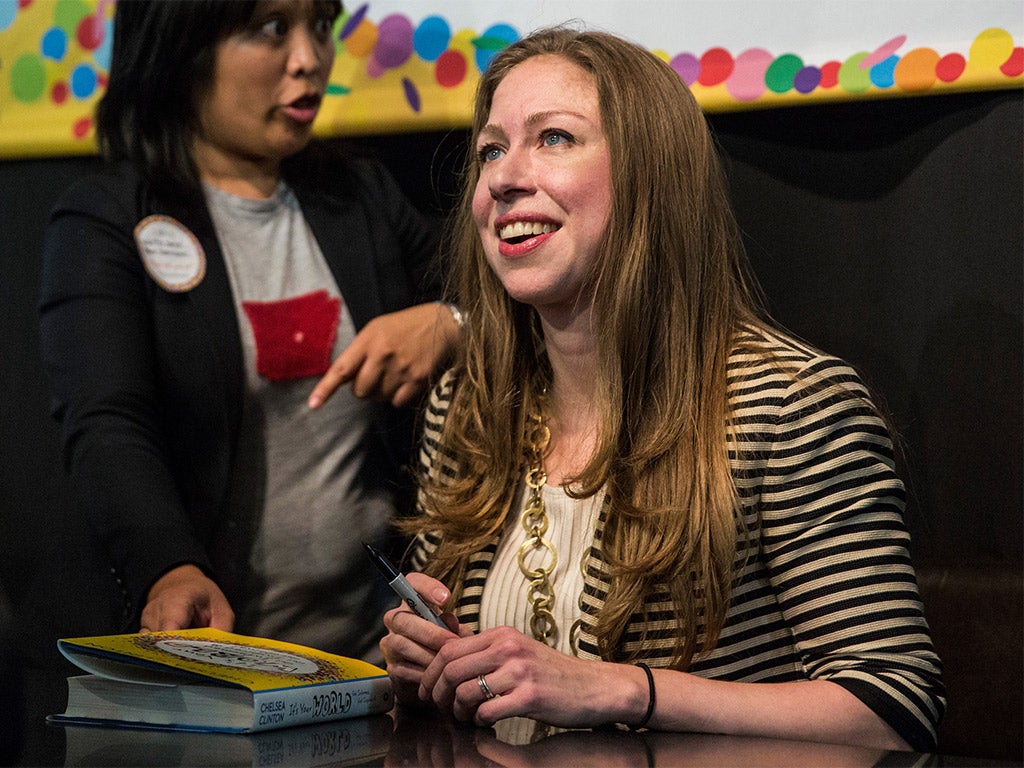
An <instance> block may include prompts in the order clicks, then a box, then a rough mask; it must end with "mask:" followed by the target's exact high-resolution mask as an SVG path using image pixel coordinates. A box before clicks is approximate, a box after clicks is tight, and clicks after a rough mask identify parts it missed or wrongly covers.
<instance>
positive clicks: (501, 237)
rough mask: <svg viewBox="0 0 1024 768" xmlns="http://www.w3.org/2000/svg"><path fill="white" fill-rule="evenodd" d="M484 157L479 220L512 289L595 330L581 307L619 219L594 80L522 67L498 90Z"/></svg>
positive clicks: (534, 64)
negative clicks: (613, 217)
mask: <svg viewBox="0 0 1024 768" xmlns="http://www.w3.org/2000/svg"><path fill="white" fill-rule="evenodd" d="M476 151H477V156H478V157H479V163H480V177H479V179H478V180H477V183H476V191H475V194H474V195H473V216H474V218H475V219H476V223H477V228H478V230H479V232H480V240H481V242H482V243H483V247H484V252H485V253H486V254H487V260H488V263H489V264H490V265H491V268H492V269H493V270H494V272H495V274H496V275H497V276H498V278H499V279H500V280H501V281H502V284H503V285H504V286H505V290H506V291H508V293H509V295H510V296H511V297H512V298H514V299H516V300H517V301H522V302H525V303H528V304H531V305H533V306H535V307H540V306H543V307H544V308H545V310H546V311H548V312H559V313H561V314H564V315H565V316H566V319H567V318H568V315H569V314H576V315H578V320H579V321H581V322H587V323H589V322H590V319H589V318H588V317H586V316H583V315H580V313H579V312H576V310H577V309H578V308H579V307H580V304H579V301H578V300H579V298H580V290H581V289H582V287H583V283H584V281H585V279H586V276H587V275H588V274H590V273H591V272H592V271H593V262H594V256H595V254H596V252H597V248H598V245H599V244H600V242H601V240H602V239H603V238H604V233H605V226H606V224H607V221H608V216H609V214H610V212H611V175H610V173H611V172H610V159H609V154H608V143H607V141H606V140H605V136H604V131H603V129H602V127H601V114H600V108H599V105H598V98H597V87H596V85H595V83H594V80H593V78H592V77H590V75H588V74H587V72H586V71H584V70H583V69H582V68H580V67H579V66H577V65H576V64H573V63H572V62H570V61H567V60H565V59H563V58H560V57H553V56H552V57H544V56H538V57H536V58H534V59H531V60H529V61H526V62H523V64H522V66H520V67H516V69H515V70H514V71H513V72H510V73H509V76H508V77H506V78H505V79H504V80H502V82H501V84H500V85H499V86H498V88H497V89H496V90H495V93H494V100H493V102H492V104H491V112H490V117H489V119H488V122H487V125H486V126H484V127H483V128H482V129H481V131H480V134H479V136H478V137H477V150H476Z"/></svg>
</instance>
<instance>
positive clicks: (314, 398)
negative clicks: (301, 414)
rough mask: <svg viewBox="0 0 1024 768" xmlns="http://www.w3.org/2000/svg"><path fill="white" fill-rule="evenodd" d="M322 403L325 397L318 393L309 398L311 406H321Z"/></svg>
mask: <svg viewBox="0 0 1024 768" xmlns="http://www.w3.org/2000/svg"><path fill="white" fill-rule="evenodd" d="M321 403H323V398H320V397H317V396H316V395H312V396H311V397H310V398H309V407H310V408H319V407H320V405H321Z"/></svg>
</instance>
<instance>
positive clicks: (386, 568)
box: [363, 541, 451, 632]
mask: <svg viewBox="0 0 1024 768" xmlns="http://www.w3.org/2000/svg"><path fill="white" fill-rule="evenodd" d="M363 546H364V547H366V551H367V552H369V553H370V559H371V560H373V564H374V565H376V566H377V568H379V569H380V572H381V573H383V574H384V578H386V579H387V580H388V586H390V587H391V588H392V589H393V590H395V594H397V595H398V596H399V597H400V598H402V599H403V600H404V601H405V603H406V605H408V606H409V607H410V608H411V609H412V612H413V613H415V614H416V615H417V616H419V617H420V618H421V619H426V620H427V621H431V622H433V623H434V624H437V626H439V627H444V628H445V629H448V625H447V624H445V623H444V622H443V621H441V617H440V616H438V615H437V614H436V613H434V612H433V611H432V610H430V606H428V605H427V603H426V602H425V601H424V600H423V598H422V597H421V596H420V593H419V592H417V591H416V590H415V589H413V588H412V584H410V583H409V580H408V579H406V578H405V576H403V575H402V574H401V573H400V572H399V570H398V569H397V568H395V566H394V565H393V564H392V563H391V561H390V560H388V559H387V558H386V557H385V556H384V554H383V553H382V552H380V550H378V549H377V548H376V547H372V546H370V545H369V544H367V543H366V542H365V541H364V542H363ZM448 631H449V632H450V631H451V630H450V629H448Z"/></svg>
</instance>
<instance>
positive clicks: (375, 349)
mask: <svg viewBox="0 0 1024 768" xmlns="http://www.w3.org/2000/svg"><path fill="white" fill-rule="evenodd" d="M458 338H459V326H458V323H456V322H455V318H454V317H453V316H452V313H451V310H449V309H448V307H446V306H445V305H444V304H438V303H436V302H430V303H428V304H418V305H416V306H415V307H409V308H408V309H403V310H400V311H398V312H391V313H390V314H387V315H381V316H379V317H375V318H374V319H373V320H371V321H370V322H368V323H367V324H366V326H365V327H364V328H363V329H362V330H361V331H360V332H359V333H358V334H356V337H355V339H353V341H352V343H351V344H349V346H348V348H347V349H346V350H345V351H344V352H342V353H341V354H340V355H339V356H338V358H337V359H336V360H335V361H334V362H333V363H332V364H331V367H330V368H329V369H328V371H327V373H325V374H324V375H323V377H322V378H321V379H320V381H318V382H317V384H316V386H315V387H314V388H313V392H312V393H311V394H310V396H309V407H310V408H319V407H320V406H321V405H322V404H323V403H324V401H326V400H327V398H328V397H330V396H331V395H332V394H333V393H334V391H335V390H336V389H337V388H338V387H340V386H342V385H343V384H347V383H349V382H351V383H352V394H354V395H355V396H356V397H366V398H372V399H375V400H384V401H387V402H390V403H391V404H392V405H393V406H395V407H396V408H400V407H402V406H405V405H411V404H412V403H414V402H415V401H416V398H418V397H419V396H420V395H421V394H422V393H423V391H424V390H425V389H426V387H427V385H428V383H429V382H430V377H431V376H432V375H433V374H434V373H435V372H436V371H437V370H438V369H439V368H440V367H441V366H442V365H443V364H444V363H445V361H447V360H448V359H449V358H450V356H451V353H452V350H453V349H454V348H455V344H456V342H457V341H458Z"/></svg>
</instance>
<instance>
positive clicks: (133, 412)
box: [40, 0, 458, 659]
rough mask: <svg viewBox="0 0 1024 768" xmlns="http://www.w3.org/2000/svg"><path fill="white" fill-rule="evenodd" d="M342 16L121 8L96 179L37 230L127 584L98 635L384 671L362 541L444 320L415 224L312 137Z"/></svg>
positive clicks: (375, 178) (70, 429)
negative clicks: (315, 655)
mask: <svg viewBox="0 0 1024 768" xmlns="http://www.w3.org/2000/svg"><path fill="white" fill-rule="evenodd" d="M339 13H340V5H339V4H338V3H335V2H322V1H320V0H317V1H314V0H308V1H306V0H303V2H298V3H294V2H279V1H277V0H272V1H269V2H263V1H262V0H261V1H260V2H241V3H239V2H211V3H161V2H153V3H150V2H133V3H122V4H119V5H118V6H117V12H116V14H117V15H116V17H115V24H114V29H115V36H114V49H113V61H112V66H111V72H110V78H109V84H108V88H107V91H106V94H105V96H104V98H103V99H102V101H101V103H100V106H99V109H98V112H97V134H98V137H99V140H100V144H101V148H102V149H103V151H104V155H105V157H106V158H107V159H108V160H109V161H110V162H109V163H108V168H107V170H105V171H104V172H103V173H101V174H98V175H96V176H93V177H90V178H87V179H84V180H82V181H80V182H78V183H77V184H76V185H74V186H73V187H72V188H71V189H70V190H69V191H68V192H67V193H66V194H65V195H64V196H63V198H62V199H61V200H60V201H59V203H58V204H57V206H56V208H55V209H54V211H53V213H52V216H51V222H50V225H49V228H48V232H47V238H46V249H45V261H44V273H43V279H42V291H41V305H40V306H41V336H42V347H43V355H44V358H45V362H46V365H47V368H48V371H49V374H50V377H51V380H52V382H53V389H54V409H55V415H56V416H57V418H58V419H60V421H61V423H62V424H63V446H64V462H65V466H66V469H67V471H68V473H69V477H70V480H71V483H70V487H71V489H72V490H71V492H72V496H73V498H72V504H73V509H74V510H75V513H76V514H81V515H85V516H87V517H88V520H89V522H90V526H91V528H92V530H93V531H95V534H96V536H97V537H98V538H99V540H100V542H101V543H102V544H103V546H104V547H105V549H106V551H107V552H108V553H109V557H110V561H111V566H112V571H113V572H114V573H115V575H116V577H117V579H118V582H119V583H120V585H121V589H122V591H123V596H124V609H125V615H124V618H125V626H124V627H119V628H112V630H114V629H133V628H137V627H141V628H143V629H153V630H156V629H177V628H183V627H189V626H214V627H219V628H223V629H236V630H238V631H247V632H252V633H258V634H273V635H275V636H276V637H279V638H281V639H290V640H294V641H297V642H303V643H307V644H311V645H318V646H320V647H325V648H329V649H330V648H333V649H335V650H338V651H342V652H344V653H346V654H347V655H353V656H365V657H369V658H371V659H374V658H375V657H376V655H377V653H378V650H377V648H376V640H377V637H378V635H379V634H380V632H381V625H380V620H379V619H380V615H381V614H382V612H383V610H384V609H385V608H386V606H387V604H388V603H389V602H390V600H389V595H388V594H387V593H386V585H382V584H381V583H380V581H379V578H378V577H375V576H374V575H373V574H371V573H369V571H368V570H367V569H366V568H365V567H364V565H365V561H364V559H363V557H362V556H361V555H360V556H359V557H358V558H357V557H356V555H355V553H356V551H357V549H356V548H357V547H361V543H360V542H361V541H362V540H375V541H377V542H378V543H380V544H382V545H386V544H387V540H388V537H389V533H388V531H389V526H390V522H391V520H392V518H393V517H394V515H395V514H397V513H399V512H400V511H401V510H402V509H403V508H404V505H405V502H406V500H407V489H408V483H407V474H408V473H407V470H406V468H405V467H406V462H407V458H408V455H409V452H410V450H411V446H412V445H413V438H412V435H411V423H412V419H411V418H410V416H409V413H408V411H407V410H402V409H400V408H396V406H407V405H409V404H411V403H412V402H414V401H416V400H417V399H418V396H419V394H420V393H421V392H422V391H423V389H424V387H425V385H426V383H427V381H428V379H429V378H430V376H431V375H432V374H433V371H434V370H435V369H436V368H437V367H438V366H439V365H440V364H441V363H442V362H443V361H444V360H445V359H446V358H447V356H448V353H449V350H450V348H451V346H452V344H453V343H454V340H455V338H456V337H457V335H458V326H457V323H456V322H455V319H454V318H453V316H452V313H451V312H450V311H449V309H448V308H447V307H446V306H444V305H442V304H439V303H437V302H435V301H433V299H435V298H436V295H437V293H438V282H439V280H438V276H437V275H436V273H435V272H433V271H432V270H433V266H434V263H433V259H434V255H435V249H436V237H435V233H434V232H433V229H432V227H431V226H429V224H428V223H427V222H426V221H424V220H423V219H422V218H421V217H420V215H419V214H418V213H417V212H416V210H415V209H414V208H413V207H412V206H411V205H410V204H409V203H408V202H407V201H406V200H405V199H404V197H403V196H402V194H401V192H400V191H399V190H398V188H397V186H396V185H395V184H394V182H393V180H392V179H390V177H389V176H388V175H387V174H386V172H385V171H384V170H383V169H382V168H381V167H379V166H378V165H376V164H373V163H369V162H363V161H353V160H346V159H343V158H340V157H337V156H332V155H330V154H329V153H328V152H327V151H326V150H325V149H324V148H323V147H319V146H315V145H314V144H311V143H310V141H311V135H312V132H311V126H312V121H313V118H314V117H315V115H316V113H317V110H318V108H319V105H320V103H321V100H322V98H323V96H324V94H325V92H326V86H327V79H328V76H329V74H330V70H331V64H332V61H333V55H334V40H333V37H332V34H331V29H332V25H333V22H334V20H335V19H336V17H337V16H338V14H339ZM332 360H333V362H332ZM348 381H351V382H352V385H351V388H345V389H339V390H338V391H337V392H336V393H335V394H334V395H333V396H331V393H332V392H333V391H334V390H335V388H336V387H338V386H339V385H340V384H342V383H344V382H348ZM382 587H383V588H384V589H382Z"/></svg>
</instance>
